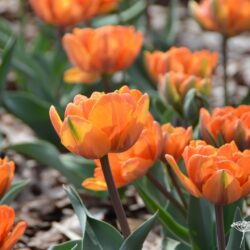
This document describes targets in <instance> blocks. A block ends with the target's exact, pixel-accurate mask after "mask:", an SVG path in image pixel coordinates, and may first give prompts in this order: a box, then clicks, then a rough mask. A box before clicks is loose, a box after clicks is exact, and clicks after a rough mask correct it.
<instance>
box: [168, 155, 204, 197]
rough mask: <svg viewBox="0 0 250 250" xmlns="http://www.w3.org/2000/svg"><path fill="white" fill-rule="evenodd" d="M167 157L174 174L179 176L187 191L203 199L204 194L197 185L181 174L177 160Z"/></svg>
mask: <svg viewBox="0 0 250 250" xmlns="http://www.w3.org/2000/svg"><path fill="white" fill-rule="evenodd" d="M165 157H166V160H167V162H168V163H169V165H170V166H171V168H172V169H173V170H174V172H175V173H176V175H177V176H178V178H179V180H180V182H181V183H182V185H183V186H184V187H185V188H186V189H187V191H188V192H189V193H191V194H192V195H193V196H195V197H202V193H201V192H200V191H199V189H198V188H197V187H196V186H195V184H194V183H193V182H192V181H191V180H190V179H189V178H187V177H186V176H185V175H184V174H183V173H182V172H181V170H180V168H179V167H178V165H177V163H176V161H175V159H174V158H173V157H172V156H171V155H168V154H166V155H165Z"/></svg>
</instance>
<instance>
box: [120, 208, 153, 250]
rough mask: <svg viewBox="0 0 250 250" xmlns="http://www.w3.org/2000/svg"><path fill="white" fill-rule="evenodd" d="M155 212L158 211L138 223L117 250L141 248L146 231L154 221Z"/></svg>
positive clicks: (136, 249)
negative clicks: (140, 223)
mask: <svg viewBox="0 0 250 250" xmlns="http://www.w3.org/2000/svg"><path fill="white" fill-rule="evenodd" d="M157 214H158V212H156V213H155V214H154V215H153V216H152V217H151V218H149V219H148V220H147V221H145V222H144V223H143V224H142V225H140V227H139V228H137V229H136V230H135V231H134V232H133V233H132V234H131V235H130V236H129V237H128V238H127V239H125V240H124V242H123V244H122V246H121V247H120V249H119V250H129V249H133V250H141V249H142V245H143V243H144V241H145V239H146V237H147V235H148V233H149V232H150V230H151V229H152V227H153V225H154V223H155V221H156V218H157Z"/></svg>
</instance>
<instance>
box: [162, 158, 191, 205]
mask: <svg viewBox="0 0 250 250" xmlns="http://www.w3.org/2000/svg"><path fill="white" fill-rule="evenodd" d="M165 166H166V169H167V172H168V175H169V178H170V179H171V182H172V184H173V186H174V188H175V189H176V192H177V194H178V195H179V197H180V200H181V202H182V204H183V206H184V208H185V209H187V208H188V205H187V202H186V200H185V198H184V196H183V193H182V191H181V189H180V186H179V184H178V182H177V181H176V178H175V176H174V173H173V171H172V169H171V168H170V167H169V166H168V164H167V162H165Z"/></svg>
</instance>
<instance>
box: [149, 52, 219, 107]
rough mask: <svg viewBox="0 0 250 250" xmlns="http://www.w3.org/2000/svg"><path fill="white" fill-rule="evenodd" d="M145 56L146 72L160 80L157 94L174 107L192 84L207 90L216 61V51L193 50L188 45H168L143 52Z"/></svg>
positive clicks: (182, 98) (193, 86) (199, 88)
mask: <svg viewBox="0 0 250 250" xmlns="http://www.w3.org/2000/svg"><path fill="white" fill-rule="evenodd" d="M145 59H146V64H147V68H148V72H149V74H150V75H151V77H152V78H153V79H154V80H155V81H158V83H159V85H158V87H159V92H160V94H161V95H162V96H163V97H164V98H165V99H166V100H167V102H168V103H170V104H172V105H173V106H174V107H176V106H179V107H178V109H181V108H180V107H182V102H183V100H184V97H185V95H186V93H187V91H188V90H189V89H191V88H195V89H197V90H198V91H199V92H201V93H203V94H205V95H209V94H210V89H211V79H210V78H211V75H212V72H213V71H214V69H215V66H216V64H217V60H218V54H217V53H215V52H213V53H211V52H208V51H206V50H202V51H197V52H193V53H192V52H191V51H190V50H189V49H187V48H171V49H170V50H169V51H167V52H161V51H155V52H152V53H150V52H146V53H145Z"/></svg>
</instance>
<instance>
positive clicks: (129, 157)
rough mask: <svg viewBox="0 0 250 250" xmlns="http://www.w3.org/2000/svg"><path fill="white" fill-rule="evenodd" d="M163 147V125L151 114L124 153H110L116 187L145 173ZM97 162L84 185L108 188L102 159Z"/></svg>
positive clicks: (90, 187) (97, 189)
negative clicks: (137, 137)
mask: <svg viewBox="0 0 250 250" xmlns="http://www.w3.org/2000/svg"><path fill="white" fill-rule="evenodd" d="M161 147H162V134H161V127H160V125H159V124H158V123H157V122H156V121H154V120H153V118H152V116H151V115H148V118H147V122H146V124H145V127H144V129H143V131H142V133H141V135H140V137H139V139H138V140H137V142H136V143H135V144H134V145H133V146H132V147H131V148H130V149H129V150H127V151H125V152H123V153H119V154H109V160H110V165H111V171H112V175H113V178H114V181H115V184H116V187H117V188H120V187H122V186H125V185H127V184H129V183H131V182H133V181H134V180H136V179H138V178H140V177H142V176H143V175H145V174H146V172H147V171H148V169H149V168H150V167H151V166H152V165H153V164H154V163H155V161H156V160H157V158H158V157H159V154H160V152H161ZM95 163H96V169H95V173H94V177H93V178H88V179H86V180H85V181H83V183H82V185H83V186H84V187H85V188H87V189H91V190H95V191H102V190H107V185H106V182H105V179H104V175H103V172H102V168H101V164H100V161H99V160H96V161H95Z"/></svg>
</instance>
